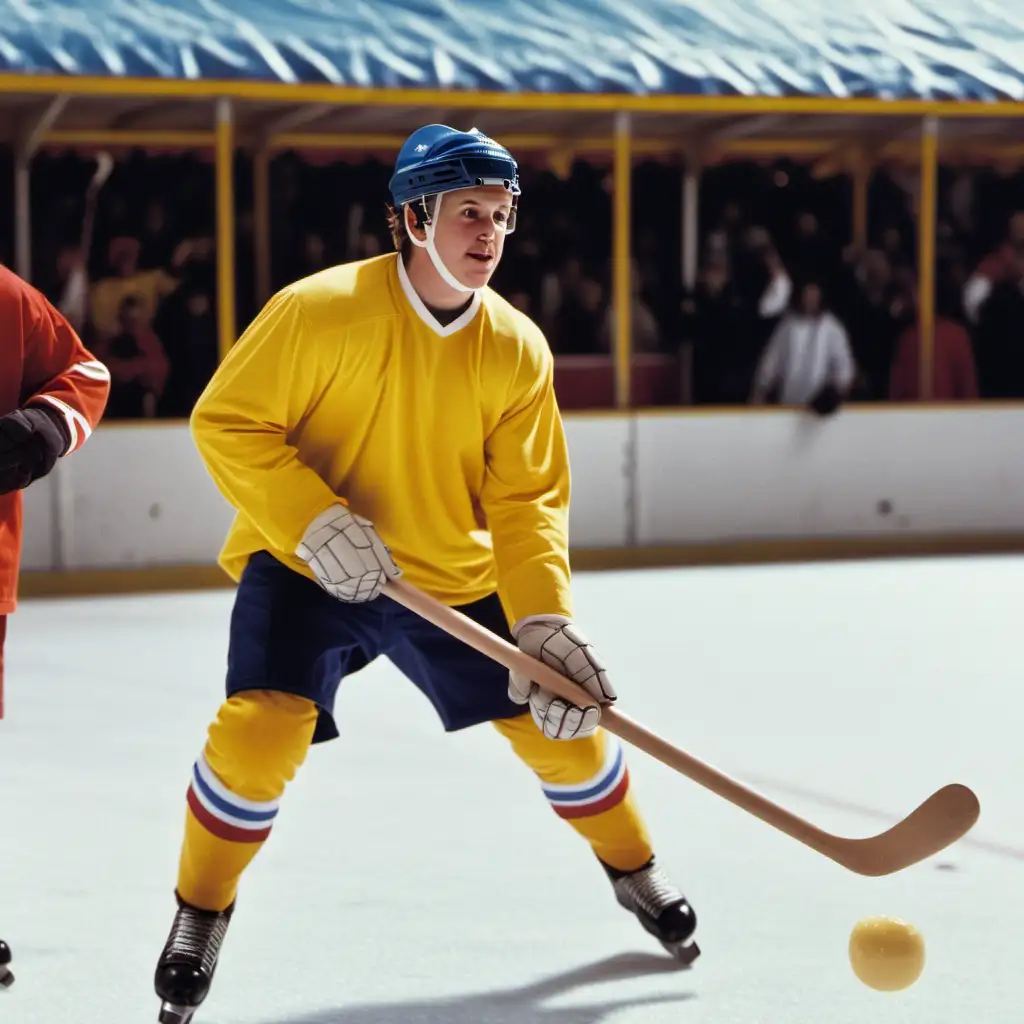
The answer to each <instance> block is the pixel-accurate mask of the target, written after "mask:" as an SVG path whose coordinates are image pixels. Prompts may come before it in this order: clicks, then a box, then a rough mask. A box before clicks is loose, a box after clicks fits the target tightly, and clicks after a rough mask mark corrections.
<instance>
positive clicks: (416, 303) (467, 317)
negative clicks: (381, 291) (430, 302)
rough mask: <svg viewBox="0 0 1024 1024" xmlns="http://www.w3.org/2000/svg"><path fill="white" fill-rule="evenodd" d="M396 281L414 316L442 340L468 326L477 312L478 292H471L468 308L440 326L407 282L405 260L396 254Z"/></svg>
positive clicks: (407, 275) (478, 307) (478, 303)
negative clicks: (414, 312) (471, 296)
mask: <svg viewBox="0 0 1024 1024" xmlns="http://www.w3.org/2000/svg"><path fill="white" fill-rule="evenodd" d="M397 259H398V281H399V283H400V284H401V286H402V291H403V292H405V297H406V298H407V299H408V300H409V305H410V306H412V308H413V309H414V310H415V311H416V315H417V316H418V317H419V318H420V319H421V320H422V321H423V322H424V323H425V324H426V325H427V326H428V327H429V328H430V329H431V330H432V331H433V332H434V333H435V334H437V335H440V337H442V338H447V337H448V336H449V335H451V334H455V332H456V331H461V330H462V328H463V327H465V326H467V325H468V324H470V323H471V322H472V320H473V317H475V316H476V314H477V311H478V310H479V309H480V302H481V299H480V292H479V291H475V292H473V298H472V299H471V300H470V303H469V306H468V307H467V308H466V309H465V310H464V311H463V312H462V313H461V314H460V315H459V316H458V317H456V318H455V319H454V320H453V321H452V322H451V323H450V324H442V323H441V322H440V320H438V319H437V317H435V316H434V314H433V313H431V312H430V310H429V309H427V306H426V303H425V302H424V301H423V300H422V299H421V298H420V296H419V292H417V291H416V289H415V288H413V286H412V281H410V280H409V274H408V272H407V271H406V269H405V260H403V259H402V254H401V253H398V256H397Z"/></svg>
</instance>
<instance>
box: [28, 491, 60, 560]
mask: <svg viewBox="0 0 1024 1024" xmlns="http://www.w3.org/2000/svg"><path fill="white" fill-rule="evenodd" d="M54 475H55V474H52V473H51V474H50V476H48V477H44V478H43V479H42V480H37V481H36V482H35V483H34V484H33V485H32V486H31V487H29V488H27V489H26V490H25V493H24V495H23V500H24V516H23V519H22V522H23V523H24V524H25V539H24V543H23V544H22V548H21V567H22V569H23V570H26V571H30V572H31V571H38V572H41V571H45V570H50V569H55V568H57V565H56V561H55V559H56V557H57V553H56V552H55V551H54V550H53V546H54V545H53V541H54V537H53V493H54V487H55V481H54Z"/></svg>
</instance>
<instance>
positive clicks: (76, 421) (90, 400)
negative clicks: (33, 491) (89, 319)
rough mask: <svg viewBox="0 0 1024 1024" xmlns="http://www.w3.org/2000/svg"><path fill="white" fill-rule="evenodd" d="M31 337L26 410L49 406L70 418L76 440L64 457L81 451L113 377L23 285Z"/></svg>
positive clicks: (26, 328) (57, 314)
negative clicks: (33, 406)
mask: <svg viewBox="0 0 1024 1024" xmlns="http://www.w3.org/2000/svg"><path fill="white" fill-rule="evenodd" d="M21 284H22V286H23V287H22V288H21V289H20V291H21V302H22V323H23V325H24V335H25V370H24V376H23V378H22V386H23V394H22V404H23V405H33V404H34V405H40V404H43V403H46V404H48V405H50V406H52V407H53V408H55V409H56V410H57V411H58V412H59V413H60V414H61V416H62V417H63V418H64V423H65V426H66V427H67V430H68V435H69V437H70V438H71V440H70V443H69V444H68V447H67V450H66V451H65V452H64V453H63V454H64V455H70V454H71V453H72V452H73V451H77V449H79V448H81V446H82V445H83V444H85V441H86V439H87V438H88V437H89V435H90V434H91V433H92V431H93V428H94V427H95V426H96V424H97V423H99V421H100V417H101V416H102V415H103V410H104V409H105V408H106V406H107V398H108V397H109V395H110V371H109V370H108V369H107V368H106V366H104V365H103V363H101V362H100V361H99V360H98V359H96V357H95V356H94V355H93V354H92V353H91V352H90V351H89V350H88V349H87V348H86V347H85V346H84V345H83V344H82V341H81V339H80V338H79V337H78V335H77V334H76V333H75V330H74V328H73V327H72V326H71V324H70V323H68V321H67V320H66V319H65V317H64V315H63V314H62V313H61V312H60V311H59V310H57V309H56V308H55V307H54V306H52V305H51V304H50V303H49V302H48V301H47V299H46V297H45V296H44V295H43V294H42V292H39V291H37V290H36V289H35V288H33V287H32V286H31V285H28V284H26V283H25V282H21Z"/></svg>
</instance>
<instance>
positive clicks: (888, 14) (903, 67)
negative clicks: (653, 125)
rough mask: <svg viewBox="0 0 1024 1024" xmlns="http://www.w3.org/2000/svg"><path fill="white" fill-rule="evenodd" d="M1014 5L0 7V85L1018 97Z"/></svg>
mask: <svg viewBox="0 0 1024 1024" xmlns="http://www.w3.org/2000/svg"><path fill="white" fill-rule="evenodd" d="M1022 40H1024V23H1022V22H1021V19H1020V17H1019V3H1018V0H857V2H856V3H853V4H845V3H823V2H822V0H772V2H771V3H762V2H761V0H630V2H624V0H372V2H371V0H0V70H3V71H7V72H15V73H22V74H39V73H43V74H57V75H67V76H82V75H88V76H113V77H129V78H160V79H186V80H193V81H198V80H260V81H274V82H281V83H303V82H305V83H312V82H316V83H325V84H334V85H347V86H362V87H374V88H435V89H436V88H443V89H473V90H482V91H487V92H506V93H507V92H518V91H529V92H540V93H632V94H635V95H651V94H674V95H700V96H708V95H724V96H728V95H736V96H829V97H838V98H848V97H879V98H883V99H893V98H903V99H909V98H917V99H975V100H993V99H1012V100H1019V99H1022V98H1024V69H1022V67H1021V64H1022V62H1021V52H1022Z"/></svg>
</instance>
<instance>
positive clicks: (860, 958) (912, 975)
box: [850, 917, 924, 992]
mask: <svg viewBox="0 0 1024 1024" xmlns="http://www.w3.org/2000/svg"><path fill="white" fill-rule="evenodd" d="M850 964H851V966H852V967H853V973H854V974H856V975H857V977H858V978H860V980H861V981H862V982H864V984H865V985H867V986H868V987H869V988H873V989H876V990H877V991H879V992H899V991H900V990H901V989H904V988H909V987H910V986H911V985H913V984H914V982H915V981H917V979H918V978H919V977H920V976H921V972H922V971H923V970H924V938H923V937H922V935H921V933H920V932H919V931H918V930H917V929H916V928H915V927H914V926H913V925H912V924H907V923H906V922H905V921H901V920H900V919H899V918H898V917H866V918H864V920H863V921H858V922H857V924H856V925H855V926H854V929H853V932H852V933H851V934H850Z"/></svg>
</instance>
